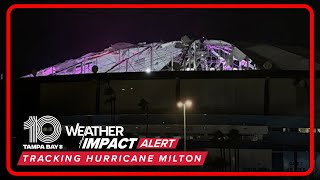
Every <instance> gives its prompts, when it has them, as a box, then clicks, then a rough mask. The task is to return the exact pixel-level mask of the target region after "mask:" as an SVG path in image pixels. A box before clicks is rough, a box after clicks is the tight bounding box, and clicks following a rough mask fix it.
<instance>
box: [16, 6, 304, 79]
mask: <svg viewBox="0 0 320 180" xmlns="http://www.w3.org/2000/svg"><path fill="white" fill-rule="evenodd" d="M183 35H190V36H193V37H202V36H205V37H207V38H211V39H222V40H225V41H228V42H231V43H232V42H238V41H248V42H257V43H269V44H286V45H293V46H305V47H307V48H308V43H309V17H308V12H307V11H306V10H301V9H300V10H298V9H295V10H293V9H291V10H285V9H278V10H275V9H259V10H255V9H251V10H249V9H238V10H235V9H201V10H199V9H184V10H183V9H179V10H173V9H171V10H168V9H157V10H155V9H154V10H147V9H144V10H140V9H135V10H132V9H131V10H129V9H126V10H121V9H118V10H114V9H113V10H110V9H91V10H89V9H77V10H75V9H73V10H71V9H37V10H34V9H33V10H30V9H18V10H15V11H14V12H13V14H12V72H13V77H17V76H21V75H24V74H29V73H30V72H31V69H33V68H35V69H38V70H40V69H42V68H45V67H49V66H51V65H54V64H56V63H59V62H63V61H64V60H67V59H71V58H78V57H80V56H82V55H84V54H86V53H88V52H96V51H101V50H103V49H104V48H106V47H108V46H109V45H110V44H113V43H116V42H131V43H137V42H144V41H146V42H153V41H160V40H163V41H170V40H179V39H180V37H181V36H183Z"/></svg>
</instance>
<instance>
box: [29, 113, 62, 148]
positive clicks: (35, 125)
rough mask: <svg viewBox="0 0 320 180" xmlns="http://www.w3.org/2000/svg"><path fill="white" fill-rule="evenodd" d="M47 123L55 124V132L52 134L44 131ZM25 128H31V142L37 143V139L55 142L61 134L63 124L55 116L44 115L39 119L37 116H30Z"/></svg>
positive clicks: (44, 141)
mask: <svg viewBox="0 0 320 180" xmlns="http://www.w3.org/2000/svg"><path fill="white" fill-rule="evenodd" d="M45 124H50V125H52V126H53V132H52V133H51V134H50V135H46V134H44V133H43V131H42V127H43V125H45ZM23 129H24V130H26V129H29V143H36V142H37V140H39V141H41V142H43V143H53V142H55V141H56V140H57V139H58V138H59V137H60V134H61V124H60V122H59V121H58V119H57V118H55V117H53V116H42V117H41V118H39V119H37V116H29V119H28V120H27V121H26V122H24V123H23Z"/></svg>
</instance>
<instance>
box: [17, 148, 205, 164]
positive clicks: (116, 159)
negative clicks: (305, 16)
mask: <svg viewBox="0 0 320 180" xmlns="http://www.w3.org/2000/svg"><path fill="white" fill-rule="evenodd" d="M207 154H208V152H207V151H189V152H188V151H162V152H160V151H24V152H22V154H21V156H20V159H19V162H18V165H19V166H115V165H116V166H202V165H203V163H204V161H205V159H206V156H207Z"/></svg>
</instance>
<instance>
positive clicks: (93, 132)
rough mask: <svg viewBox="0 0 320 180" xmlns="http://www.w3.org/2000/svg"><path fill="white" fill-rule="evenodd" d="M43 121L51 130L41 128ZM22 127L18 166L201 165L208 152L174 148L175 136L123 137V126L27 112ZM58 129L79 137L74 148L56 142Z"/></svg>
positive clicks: (69, 135) (175, 143)
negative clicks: (63, 123) (69, 121)
mask: <svg viewBox="0 0 320 180" xmlns="http://www.w3.org/2000/svg"><path fill="white" fill-rule="evenodd" d="M45 124H50V125H52V133H51V134H45V133H44V132H43V126H44V125H45ZM24 130H27V131H28V135H29V137H28V143H27V144H23V145H22V146H23V151H22V153H21V156H20V158H19V161H18V166H203V164H204V162H205V159H206V156H207V154H208V152H207V151H186V150H182V151H181V150H176V147H177V144H178V142H179V139H178V138H136V137H125V136H124V134H125V128H124V127H123V126H98V125H97V126H83V125H81V124H80V123H77V124H76V125H74V126H72V125H70V126H61V124H60V122H59V121H58V119H57V118H55V117H53V116H42V117H40V118H37V117H36V116H30V117H29V119H28V120H27V121H25V122H24ZM61 133H66V135H67V137H70V138H71V137H78V139H79V142H78V147H77V149H76V150H74V151H70V150H65V148H64V146H63V144H55V142H56V141H57V140H58V139H59V137H60V135H61Z"/></svg>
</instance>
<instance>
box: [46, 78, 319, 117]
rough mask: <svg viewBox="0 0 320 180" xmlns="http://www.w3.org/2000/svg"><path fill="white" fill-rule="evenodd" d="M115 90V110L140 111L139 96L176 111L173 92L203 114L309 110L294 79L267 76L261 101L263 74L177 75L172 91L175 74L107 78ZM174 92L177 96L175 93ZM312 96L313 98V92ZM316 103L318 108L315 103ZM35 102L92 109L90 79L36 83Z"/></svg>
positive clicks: (103, 108) (49, 107) (60, 110)
mask: <svg viewBox="0 0 320 180" xmlns="http://www.w3.org/2000/svg"><path fill="white" fill-rule="evenodd" d="M109 84H110V86H111V87H112V89H113V90H114V91H115V97H116V100H115V104H116V113H118V114H127V113H137V114H139V113H143V111H142V110H141V109H139V106H138V103H139V101H140V99H141V98H144V99H146V100H147V101H148V102H149V111H150V113H169V114H170V113H180V112H181V109H178V108H177V106H176V100H177V98H179V97H181V98H189V99H191V100H192V101H193V107H192V108H190V109H188V112H189V113H195V114H197V113H208V114H257V115H263V114H265V106H268V114H269V115H299V116H307V115H308V113H309V101H308V99H309V94H308V88H305V87H299V86H297V85H296V84H295V81H294V79H290V78H281V79H279V78H275V79H270V80H269V96H268V98H269V105H268V104H266V103H265V93H266V92H265V79H264V78H250V79H182V80H180V91H179V93H177V89H176V88H177V80H174V79H173V80H165V79H161V80H111V81H110V82H109ZM106 87H107V83H106V82H101V84H100V97H99V99H100V103H99V112H100V113H101V114H105V113H110V111H111V108H110V103H108V102H106V99H107V96H106V95H105V89H106ZM178 96H179V97H178ZM316 100H317V101H319V97H318V95H317V96H316ZM316 105H317V106H316V108H315V109H319V107H318V103H316ZM40 107H41V111H43V112H48V113H49V112H52V111H54V113H57V114H59V115H75V114H79V115H80V114H95V113H96V83H95V82H94V81H84V82H59V83H42V84H41V93H40Z"/></svg>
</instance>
